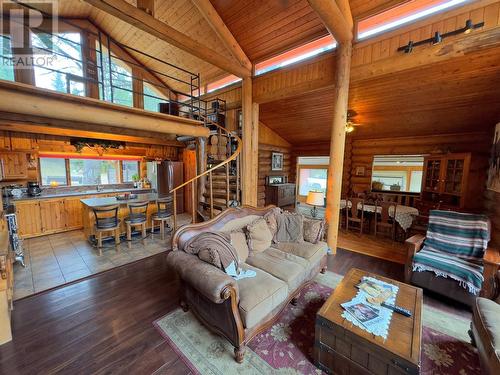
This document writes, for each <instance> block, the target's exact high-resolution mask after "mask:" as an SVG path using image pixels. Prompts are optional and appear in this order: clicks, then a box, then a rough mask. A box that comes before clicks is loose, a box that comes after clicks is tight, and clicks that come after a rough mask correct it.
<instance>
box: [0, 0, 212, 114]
mask: <svg viewBox="0 0 500 375" xmlns="http://www.w3.org/2000/svg"><path fill="white" fill-rule="evenodd" d="M18 5H19V6H21V7H23V8H26V9H32V10H37V11H38V12H40V13H41V14H42V15H43V17H44V18H46V19H48V20H51V19H52V16H51V15H50V14H47V13H44V12H43V11H40V10H39V9H37V8H36V7H35V5H36V3H33V4H32V5H30V4H23V3H18ZM57 21H58V22H59V25H60V26H61V27H60V29H61V30H65V31H62V32H60V33H53V32H51V31H50V30H48V29H47V28H33V27H31V28H28V26H29V25H28V24H27V22H28V19H27V17H24V18H23V19H22V20H17V19H9V17H8V15H7V14H5V13H4V14H2V23H3V24H4V25H7V24H11V23H12V22H15V23H21V24H22V26H23V28H24V29H25V30H28V29H29V30H30V32H31V34H30V36H31V37H30V41H31V42H32V43H31V44H32V46H31V48H29V49H26V48H23V49H16V48H11V46H12V38H11V36H10V35H5V34H1V33H0V47H2V48H0V58H1V59H2V62H4V61H8V60H9V59H10V60H12V61H14V58H15V57H19V56H21V55H23V56H25V55H27V54H31V55H36V56H40V55H44V54H45V55H47V54H49V55H52V56H54V57H56V59H59V60H60V61H63V62H64V63H65V65H64V64H62V65H61V63H59V64H57V65H56V66H54V65H53V66H49V64H42V65H34V66H33V67H32V71H33V74H34V75H35V77H34V79H35V80H34V81H33V82H29V83H31V84H34V85H35V84H36V85H37V86H40V87H45V88H52V89H53V90H55V91H59V92H64V93H68V94H74V95H79V96H88V97H93V98H95V99H100V100H104V101H108V102H112V103H115V104H122V105H128V106H135V107H138V105H137V102H138V100H136V99H135V98H136V97H141V98H142V100H141V101H142V102H144V100H147V99H152V101H151V102H155V103H157V104H159V103H168V105H167V106H163V107H162V109H161V110H160V109H159V108H157V109H158V112H163V113H170V114H174V115H179V116H182V117H189V118H194V117H195V114H196V113H200V112H205V111H206V103H204V102H203V100H201V99H200V98H199V96H200V94H201V91H200V75H199V74H197V73H193V72H190V71H189V70H187V69H184V68H182V67H179V66H176V65H174V64H172V63H169V62H167V61H165V60H162V59H159V58H157V57H155V56H152V55H150V54H148V53H145V52H143V51H140V50H138V49H137V48H134V47H131V46H128V45H126V44H123V43H120V42H118V41H116V40H114V39H112V38H111V37H110V36H109V35H107V34H105V33H103V32H102V31H101V30H100V29H99V28H98V27H97V26H96V25H93V24H92V23H91V22H90V21H88V23H89V27H83V26H81V25H80V24H78V21H75V20H68V19H64V18H61V17H59V18H58V19H57ZM68 30H70V31H68ZM72 34H79V37H78V38H76V39H77V40H74V39H73V38H72V36H71V35H72ZM49 40H50V41H52V43H50V42H49ZM44 42H45V43H44ZM61 46H62V47H63V48H61ZM51 47H52V48H51ZM27 51H29V53H27ZM146 60H147V61H152V62H154V65H155V68H154V69H153V68H149V67H147V66H144V65H143V64H141V63H140V61H146ZM0 68H1V67H0ZM6 69H7V68H6ZM0 73H1V69H0ZM15 76H16V74H14V77H15ZM24 76H25V75H24ZM51 77H52V78H51ZM37 78H38V79H37ZM38 80H39V81H40V82H41V84H38V82H37V81H38ZM51 80H53V81H57V82H54V83H53V84H51V86H53V87H46V86H47V84H49V83H50V82H49V81H51ZM23 83H28V82H23ZM44 83H45V86H44V85H43V84H44ZM144 84H147V85H148V86H149V87H148V90H146V87H145V85H144ZM151 88H153V90H154V92H152V90H151ZM146 91H147V92H146ZM124 97H125V98H126V99H124ZM203 107H204V108H203ZM139 108H140V106H139Z"/></svg>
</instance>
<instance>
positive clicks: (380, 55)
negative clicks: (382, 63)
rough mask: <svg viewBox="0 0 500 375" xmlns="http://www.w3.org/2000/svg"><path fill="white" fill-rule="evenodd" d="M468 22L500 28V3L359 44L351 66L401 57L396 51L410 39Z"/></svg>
mask: <svg viewBox="0 0 500 375" xmlns="http://www.w3.org/2000/svg"><path fill="white" fill-rule="evenodd" d="M468 19H470V20H472V23H473V24H476V23H480V22H484V26H483V28H484V29H488V28H492V27H498V26H499V25H500V2H498V0H482V1H474V2H471V3H470V4H468V5H464V6H462V7H458V8H456V9H451V10H449V11H447V12H445V13H438V14H436V15H434V16H431V17H429V18H424V19H422V20H421V21H417V22H415V23H413V24H410V25H409V26H406V27H403V28H400V29H396V30H394V31H391V32H388V33H384V34H382V35H380V36H377V37H375V38H370V39H368V40H367V41H363V42H360V43H358V44H357V45H356V48H354V50H353V54H352V67H353V68H355V67H358V66H360V65H366V64H372V63H374V62H376V61H378V60H382V59H384V58H388V57H392V56H394V55H398V54H400V52H397V48H398V47H400V46H404V45H406V44H408V42H409V41H410V40H412V41H414V42H415V41H419V40H422V39H427V38H432V37H433V36H434V33H435V32H436V31H439V32H440V33H441V34H444V33H447V32H449V31H453V30H456V29H459V28H461V27H464V26H465V21H466V20H468Z"/></svg>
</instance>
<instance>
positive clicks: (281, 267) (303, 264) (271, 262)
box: [247, 248, 309, 291]
mask: <svg viewBox="0 0 500 375" xmlns="http://www.w3.org/2000/svg"><path fill="white" fill-rule="evenodd" d="M247 263H248V264H250V265H252V266H254V267H257V268H260V269H261V270H263V271H265V272H267V273H269V274H271V275H273V276H274V277H276V278H278V279H280V280H283V281H284V282H286V283H287V285H288V289H289V290H290V291H294V290H295V289H296V288H297V287H298V286H299V285H300V284H302V282H303V281H304V280H305V278H306V276H307V270H306V269H307V268H308V266H309V264H308V262H307V261H306V260H305V259H303V258H300V257H297V256H295V255H293V254H288V253H285V252H283V251H280V250H278V249H274V248H269V249H267V250H266V251H264V252H262V253H258V254H255V255H254V256H251V257H249V258H248V259H247Z"/></svg>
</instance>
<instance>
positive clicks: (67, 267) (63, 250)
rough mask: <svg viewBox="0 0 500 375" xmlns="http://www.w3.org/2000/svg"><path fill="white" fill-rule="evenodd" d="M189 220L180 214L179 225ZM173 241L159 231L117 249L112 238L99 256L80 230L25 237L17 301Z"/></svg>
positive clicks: (166, 246) (145, 254) (17, 272)
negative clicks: (23, 260) (23, 263)
mask: <svg viewBox="0 0 500 375" xmlns="http://www.w3.org/2000/svg"><path fill="white" fill-rule="evenodd" d="M189 222H191V217H190V216H189V215H186V214H182V215H179V225H183V224H187V223H189ZM170 241H171V238H170V236H166V238H165V240H162V239H161V237H160V234H159V232H158V230H157V232H156V233H155V234H154V235H153V236H151V235H149V236H148V237H147V238H146V239H145V240H144V243H143V241H142V240H141V239H140V238H137V239H134V240H133V242H132V244H131V246H130V248H129V247H128V244H127V243H126V241H122V242H121V244H120V246H119V247H118V251H117V248H115V246H114V242H113V241H111V242H108V243H105V248H104V249H103V254H102V256H99V253H98V251H97V249H96V248H94V247H93V246H92V245H91V244H90V243H89V242H88V241H87V240H86V239H85V236H84V234H83V231H80V230H77V231H71V232H65V233H58V234H52V235H48V236H43V237H37V238H30V239H27V240H24V242H23V245H24V254H25V263H26V268H23V267H22V266H21V265H20V264H17V263H16V264H15V265H14V300H16V299H19V298H23V297H26V296H29V295H31V294H34V293H38V292H41V291H43V290H47V289H51V288H54V287H56V286H60V285H63V284H66V283H69V282H71V281H75V280H78V279H81V278H83V277H86V276H89V275H93V274H96V273H99V272H102V271H105V270H108V269H111V268H114V267H117V266H121V265H124V264H127V263H130V262H134V261H136V260H139V259H142V258H146V257H148V256H151V255H155V254H158V253H160V252H162V251H166V250H167V249H169V248H170V245H171V243H170Z"/></svg>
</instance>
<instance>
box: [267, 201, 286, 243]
mask: <svg viewBox="0 0 500 375" xmlns="http://www.w3.org/2000/svg"><path fill="white" fill-rule="evenodd" d="M281 212H282V211H281V208H279V207H274V208H273V209H271V210H270V211H269V212H267V213H266V214H265V215H264V219H265V220H266V222H267V226H268V227H269V230H270V231H271V234H272V235H273V242H275V240H274V236H275V235H276V232H277V231H278V220H277V218H276V217H277V216H278V215H281Z"/></svg>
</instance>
